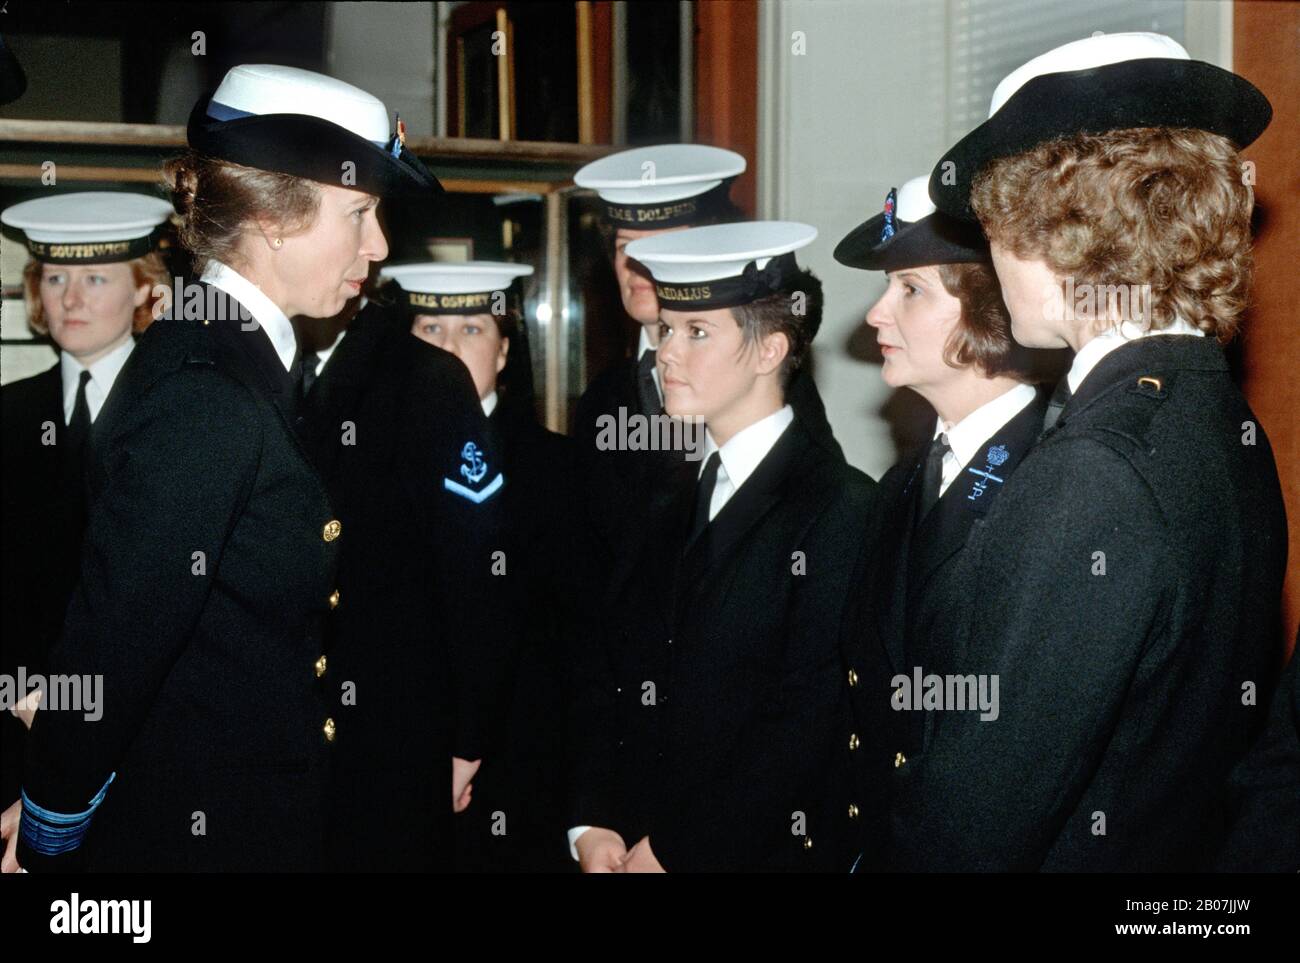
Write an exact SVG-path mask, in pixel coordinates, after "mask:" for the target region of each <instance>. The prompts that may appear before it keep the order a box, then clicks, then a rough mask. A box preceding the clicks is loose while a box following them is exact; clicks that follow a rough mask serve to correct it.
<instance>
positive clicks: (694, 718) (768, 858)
mask: <svg viewBox="0 0 1300 963" xmlns="http://www.w3.org/2000/svg"><path fill="white" fill-rule="evenodd" d="M815 235H816V232H815V231H814V230H813V229H812V228H809V227H807V226H806V225H801V224H783V223H770V222H769V223H757V224H728V225H718V226H713V227H703V228H696V229H693V230H690V231H685V232H681V233H679V234H667V235H663V236H661V237H656V238H650V239H644V240H640V241H636V242H633V244H630V245H629V246H628V256H629V257H634V258H637V259H638V260H640V261H641V262H642V263H643V264H645V265H646V267H647V268H649V269H650V271H651V272H652V273H653V275H654V278H655V283H656V290H657V294H658V296H659V299H660V303H661V304H665V305H668V304H671V305H672V307H671V308H665V309H664V310H663V312H662V315H661V316H662V319H663V324H662V329H661V338H660V349H659V354H658V358H657V363H658V366H659V373H660V375H661V377H662V378H663V384H664V386H665V397H666V405H667V410H668V412H669V413H670V414H672V415H674V416H699V417H701V418H703V420H704V421H705V423H706V425H707V427H708V432H709V433H708V436H707V440H706V444H705V446H704V448H703V449H702V450H699V451H697V452H696V454H697V455H698V456H703V460H702V462H701V461H700V460H692V461H687V462H686V463H685V464H684V466H683V468H684V469H685V471H684V472H682V473H681V475H679V477H677V478H676V479H675V484H673V485H671V486H665V489H664V491H663V492H662V494H661V495H660V496H658V497H656V499H655V500H654V504H653V507H652V509H651V511H650V512H649V514H648V515H647V518H646V520H645V524H644V525H642V526H641V527H640V533H639V541H638V544H637V545H636V546H635V550H634V551H630V552H629V553H628V557H627V559H626V560H624V561H623V562H622V563H621V564H620V565H619V567H618V569H617V570H616V571H615V572H614V573H613V578H612V580H611V586H612V588H611V592H610V596H609V598H608V600H607V605H606V607H605V612H606V623H605V624H604V625H602V626H601V627H600V629H599V631H596V632H594V633H592V636H591V640H590V642H591V645H590V650H589V651H588V652H586V653H584V656H583V659H582V661H581V665H580V669H581V672H580V677H581V687H580V688H579V689H578V690H577V692H576V693H575V698H576V702H575V732H576V733H577V735H576V736H575V739H576V741H575V743H574V745H573V747H572V752H573V754H574V767H575V786H574V794H573V804H572V809H571V813H570V815H571V819H572V820H573V825H572V826H571V828H570V838H571V841H572V842H573V843H574V845H575V856H576V857H577V858H578V859H579V861H580V863H581V865H582V868H583V869H584V870H585V871H628V872H637V871H655V870H667V871H669V872H680V871H712V870H824V871H841V872H847V871H848V869H849V868H850V866H851V865H852V863H853V859H854V857H855V855H856V853H857V852H858V849H859V845H860V844H859V836H860V830H861V811H862V809H864V808H865V801H863V800H858V799H856V798H855V797H854V793H853V788H852V785H851V764H852V759H853V758H854V754H855V753H856V752H858V751H859V749H860V747H861V744H862V739H863V736H864V735H865V734H863V733H859V732H857V731H855V730H854V728H853V726H852V724H851V717H850V714H849V708H848V697H847V690H848V687H849V685H850V681H849V680H850V679H851V678H852V675H851V673H852V672H854V671H856V670H855V669H854V667H853V666H851V665H847V664H846V663H845V661H844V659H843V657H842V656H841V652H840V647H839V644H838V638H839V628H840V623H841V619H842V618H843V615H844V610H845V606H846V603H847V599H848V597H849V596H850V594H851V593H852V592H853V590H854V587H853V586H851V585H850V583H849V578H850V572H851V569H852V566H853V563H854V562H855V560H857V559H858V557H859V555H860V554H861V553H863V552H865V551H866V550H867V547H868V538H867V533H868V532H869V530H870V528H871V526H872V524H873V519H874V515H875V511H876V497H875V491H874V489H875V485H874V484H873V483H872V482H871V480H870V479H868V478H867V477H866V476H865V475H862V474H861V473H860V472H857V471H856V470H854V469H852V468H849V467H848V466H847V465H845V464H844V463H843V462H842V461H840V460H839V459H837V458H835V457H833V456H832V455H831V454H830V453H829V452H827V451H826V450H825V449H824V448H822V447H821V446H819V445H818V444H817V443H816V441H815V440H814V438H813V436H812V434H811V433H810V432H809V430H808V428H807V426H806V425H805V424H804V423H803V422H802V420H801V419H800V416H799V415H798V414H797V413H795V412H793V411H792V409H791V407H790V405H789V404H788V403H787V402H786V399H785V397H784V394H783V389H784V386H785V385H787V384H788V383H789V378H790V377H791V375H792V373H793V371H794V369H795V368H797V366H798V364H799V363H800V361H801V360H802V359H803V358H804V356H805V353H806V351H807V348H808V344H809V342H810V341H811V339H812V336H813V335H814V334H815V332H816V330H817V327H818V324H819V322H820V320H821V285H820V282H818V281H817V279H816V278H815V277H813V276H812V275H811V274H810V273H808V272H806V271H802V270H800V269H799V267H798V265H797V264H796V262H795V259H794V255H793V253H792V252H793V251H794V250H796V249H797V248H800V247H802V246H804V245H805V244H807V243H808V242H809V241H811V240H812V238H813V237H815ZM681 261H685V262H689V263H686V264H683V263H680V262H681ZM760 265H762V266H761V267H760ZM719 444H720V445H721V447H720V448H719ZM697 476H698V477H697Z"/></svg>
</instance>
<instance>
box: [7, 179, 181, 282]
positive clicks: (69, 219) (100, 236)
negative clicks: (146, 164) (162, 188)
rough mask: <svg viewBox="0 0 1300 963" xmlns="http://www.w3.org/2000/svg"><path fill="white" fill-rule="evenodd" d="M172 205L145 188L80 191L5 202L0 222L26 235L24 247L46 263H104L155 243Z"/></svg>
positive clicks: (140, 251)
mask: <svg viewBox="0 0 1300 963" xmlns="http://www.w3.org/2000/svg"><path fill="white" fill-rule="evenodd" d="M171 213H172V206H171V205H170V204H168V203H167V202H166V201H164V200H160V199H158V198H156V197H149V196H147V195H145V194H129V193H115V192H110V191H80V192H77V193H73V194H56V195H54V196H52V197H38V198H36V199H34V200H30V201H23V202H22V203H21V204H15V205H13V206H12V207H9V208H6V209H5V210H4V212H3V213H0V222H3V223H5V224H7V225H9V226H10V227H16V228H18V229H19V230H21V231H22V232H23V233H24V234H26V235H27V250H28V251H29V252H30V253H31V255H32V257H34V258H36V259H37V260H38V261H47V262H49V263H50V264H108V263H110V262H112V261H130V260H133V259H135V258H138V257H143V256H144V255H146V254H148V253H149V252H150V251H152V250H153V249H154V248H155V247H157V244H158V238H159V235H160V234H161V228H162V226H163V224H165V223H166V221H167V219H168V218H169V217H170V216H171Z"/></svg>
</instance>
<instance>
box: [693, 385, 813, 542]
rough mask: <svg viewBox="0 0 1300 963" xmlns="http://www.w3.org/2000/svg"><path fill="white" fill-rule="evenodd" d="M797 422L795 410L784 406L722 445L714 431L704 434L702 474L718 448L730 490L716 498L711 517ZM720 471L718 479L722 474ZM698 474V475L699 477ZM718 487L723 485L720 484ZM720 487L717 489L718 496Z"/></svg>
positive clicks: (710, 513) (712, 505) (743, 429)
mask: <svg viewBox="0 0 1300 963" xmlns="http://www.w3.org/2000/svg"><path fill="white" fill-rule="evenodd" d="M792 421H794V409H793V408H791V407H790V406H789V405H785V406H784V407H782V408H780V409H779V410H777V411H774V412H772V414H770V415H768V416H767V417H766V418H760V419H759V420H758V421H756V422H754V423H753V424H752V425H749V426H747V427H745V428H742V429H741V430H740V431H738V432H736V433H735V434H734V435H732V436H731V437H730V438H729V439H727V443H726V444H725V445H723V446H722V447H721V448H719V447H718V445H717V442H715V441H714V440H713V434H712V433H711V432H705V435H704V457H703V459H702V460H701V462H700V474H703V473H704V465H705V464H706V463H707V462H708V460H709V456H711V455H712V454H713V453H714V452H715V451H716V452H718V458H719V461H721V462H722V465H721V466H720V467H721V469H722V472H725V473H726V478H727V482H728V487H729V490H728V491H727V492H726V496H725V497H724V498H722V499H718V498H717V497H715V498H714V500H713V502H712V504H711V506H710V511H709V518H710V519H712V518H713V516H714V515H716V514H717V513H718V512H719V511H721V509H722V506H723V505H724V504H726V501H727V498H730V497H731V495H732V494H734V493H735V492H736V491H737V490H738V489H739V488H740V486H741V485H743V484H745V482H746V480H747V479H748V478H749V476H750V475H752V474H754V469H756V468H757V467H758V465H759V462H761V461H762V460H763V459H764V458H766V457H767V453H768V452H769V451H771V450H772V446H773V445H775V444H776V442H777V439H779V438H780V437H781V435H782V434H783V433H784V432H785V430H786V429H787V428H788V427H790V422H792ZM722 472H719V476H720V478H719V481H721V474H722ZM697 477H698V476H697ZM719 487H722V486H721V485H719ZM717 493H718V489H717V488H715V489H714V494H715V496H716V495H717Z"/></svg>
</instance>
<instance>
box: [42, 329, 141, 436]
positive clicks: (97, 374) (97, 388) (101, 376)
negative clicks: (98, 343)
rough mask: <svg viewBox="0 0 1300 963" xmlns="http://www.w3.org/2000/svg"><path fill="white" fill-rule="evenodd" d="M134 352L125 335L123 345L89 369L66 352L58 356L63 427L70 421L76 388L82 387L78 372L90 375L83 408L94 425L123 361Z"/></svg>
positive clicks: (132, 341)
mask: <svg viewBox="0 0 1300 963" xmlns="http://www.w3.org/2000/svg"><path fill="white" fill-rule="evenodd" d="M134 350H135V338H133V337H131V336H130V335H127V339H126V340H125V341H123V342H122V343H121V344H119V345H118V346H117V347H116V348H114V349H113V350H112V351H110V352H109V353H108V354H106V355H104V357H102V358H100V359H99V360H98V361H96V362H95V363H94V364H92V365H91V366H90V367H89V368H87V367H85V366H83V365H82V363H81V362H80V361H78V360H77V359H76V358H74V357H73V356H72V355H70V354H68V352H66V351H60V352H59V376H60V378H62V379H63V423H64V424H65V425H66V424H69V423H70V422H71V421H72V409H73V408H75V407H76V406H77V388H78V387H80V385H81V372H83V371H89V372H90V380H89V381H87V382H86V407H87V408H89V409H90V420H91V421H94V420H95V419H96V418H98V417H99V409H101V408H103V407H104V402H105V401H107V400H108V393H109V392H110V391H112V390H113V382H114V381H116V380H117V376H118V374H119V373H120V372H121V370H122V365H124V364H126V359H127V358H129V357H131V352H132V351H134Z"/></svg>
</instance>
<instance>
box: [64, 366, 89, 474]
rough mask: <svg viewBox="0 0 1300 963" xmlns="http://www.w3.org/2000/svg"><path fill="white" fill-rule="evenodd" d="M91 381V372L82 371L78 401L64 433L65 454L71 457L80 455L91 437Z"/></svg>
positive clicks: (73, 407)
mask: <svg viewBox="0 0 1300 963" xmlns="http://www.w3.org/2000/svg"><path fill="white" fill-rule="evenodd" d="M89 381H90V372H89V371H83V372H81V382H80V383H79V384H78V385H77V401H76V403H75V404H74V405H73V406H72V418H71V420H69V421H68V430H67V431H66V432H65V433H64V436H63V440H64V444H65V446H66V447H65V448H64V454H65V455H66V456H68V457H70V458H75V457H79V456H80V455H81V452H82V449H84V448H85V447H86V439H87V438H88V437H90V405H88V404H87V403H86V384H87V383H88V382H89Z"/></svg>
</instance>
